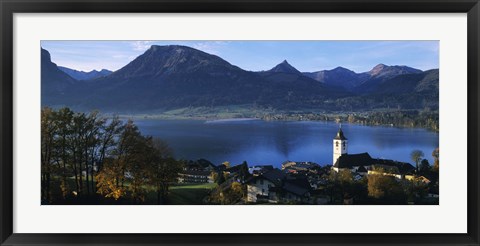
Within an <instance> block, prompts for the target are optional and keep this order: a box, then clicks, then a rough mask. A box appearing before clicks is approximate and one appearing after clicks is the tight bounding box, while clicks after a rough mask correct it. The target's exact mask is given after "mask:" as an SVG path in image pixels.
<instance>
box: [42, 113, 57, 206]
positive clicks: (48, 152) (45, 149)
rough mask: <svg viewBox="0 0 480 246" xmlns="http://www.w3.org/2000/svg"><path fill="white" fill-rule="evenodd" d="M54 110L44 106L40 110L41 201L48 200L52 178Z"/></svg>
mask: <svg viewBox="0 0 480 246" xmlns="http://www.w3.org/2000/svg"><path fill="white" fill-rule="evenodd" d="M57 130H58V127H57V124H56V122H55V119H54V112H53V110H52V109H50V108H44V109H42V112H41V146H42V147H41V182H42V190H41V191H42V192H41V193H42V201H45V202H47V203H48V202H50V198H51V197H50V182H51V178H52V175H53V173H52V161H53V159H54V156H53V155H54V148H55V146H54V141H55V135H56V134H57Z"/></svg>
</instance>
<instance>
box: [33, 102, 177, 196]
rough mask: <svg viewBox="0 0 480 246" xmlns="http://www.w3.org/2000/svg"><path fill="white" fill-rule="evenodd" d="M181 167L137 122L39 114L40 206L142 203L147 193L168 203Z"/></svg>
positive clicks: (48, 112) (61, 112)
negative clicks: (93, 201)
mask: <svg viewBox="0 0 480 246" xmlns="http://www.w3.org/2000/svg"><path fill="white" fill-rule="evenodd" d="M181 167H182V162H180V161H177V160H175V159H174V158H173V152H172V150H171V149H170V148H169V146H168V145H167V144H166V143H165V142H163V141H161V140H160V139H154V138H152V137H150V136H143V135H142V134H141V133H140V131H139V129H138V127H137V126H136V125H135V124H134V122H133V121H131V120H128V121H126V122H123V121H121V120H120V119H119V118H118V117H112V118H105V117H102V116H100V114H99V113H98V112H97V111H93V112H90V113H79V112H73V111H72V110H71V109H69V108H61V109H58V110H55V109H52V108H43V109H42V111H41V182H42V185H41V187H42V188H41V190H42V192H41V196H42V204H52V203H59V202H60V203H61V202H62V201H66V200H70V201H71V200H75V199H77V200H81V199H85V198H89V199H92V198H93V199H99V198H101V199H114V200H119V199H127V200H129V201H130V202H132V203H142V202H143V201H145V196H146V193H147V190H148V189H151V188H153V189H154V191H155V193H156V194H157V197H156V200H157V203H158V204H162V203H164V202H165V199H166V197H167V195H168V188H169V186H170V185H171V184H172V183H173V182H175V181H176V179H177V175H178V172H179V171H180V170H181Z"/></svg>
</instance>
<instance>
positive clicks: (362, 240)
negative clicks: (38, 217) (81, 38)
mask: <svg viewBox="0 0 480 246" xmlns="http://www.w3.org/2000/svg"><path fill="white" fill-rule="evenodd" d="M0 11H1V31H0V35H1V36H0V40H1V41H0V42H1V51H0V52H1V54H0V65H1V66H0V74H1V83H0V91H1V99H0V110H1V111H0V117H1V122H0V139H1V141H0V160H1V162H0V175H1V176H0V205H1V208H0V218H1V225H0V226H1V230H0V244H1V245H72V244H75V245H117V244H122V245H126V244H127V245H214V244H216V245H223V244H226V245H228V244H232V245H362V244H363V245H373V244H377V245H384V244H386V245H388V244H392V245H411V244H414V245H417V244H429V245H444V244H446V245H480V244H479V242H480V240H479V226H478V224H479V218H480V217H479V192H480V191H479V182H478V178H479V177H480V173H479V168H478V165H479V154H480V150H479V146H478V140H479V133H480V132H479V128H480V125H479V103H480V101H479V95H480V90H479V89H480V88H479V82H480V80H479V70H480V64H479V61H478V59H479V45H480V43H479V37H480V36H479V28H480V25H479V24H480V19H479V16H480V4H479V1H478V0H404V1H399V0H297V1H295V0H230V1H226V0H224V1H221V0H141V1H135V0H116V1H114V0H71V1H68V0H0ZM92 12H94V13H205V12H207V13H208V12H209V13H220V12H221V13H244V12H247V13H248V12H255V13H272V12H279V13H288V12H295V13H317V12H318V13H359V12H361V13H468V21H467V23H468V27H467V28H468V47H467V48H468V170H467V171H468V211H467V212H468V221H467V223H468V225H467V226H468V227H467V228H468V232H467V233H466V234H342V233H339V234H215V233H211V234H18V233H13V223H14V222H13V211H14V209H15V208H14V207H13V204H12V201H13V141H14V139H13V129H14V127H15V126H14V125H13V113H14V112H13V110H14V108H13V106H14V105H13V14H14V13H92Z"/></svg>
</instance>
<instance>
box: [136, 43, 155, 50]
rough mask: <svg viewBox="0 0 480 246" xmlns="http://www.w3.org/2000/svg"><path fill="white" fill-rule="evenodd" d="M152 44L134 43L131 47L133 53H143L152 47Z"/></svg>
mask: <svg viewBox="0 0 480 246" xmlns="http://www.w3.org/2000/svg"><path fill="white" fill-rule="evenodd" d="M152 43H153V41H134V42H131V45H132V47H133V50H135V51H145V50H147V49H148V48H150V46H152Z"/></svg>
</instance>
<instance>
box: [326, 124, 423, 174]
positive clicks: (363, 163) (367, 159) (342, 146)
mask: <svg viewBox="0 0 480 246" xmlns="http://www.w3.org/2000/svg"><path fill="white" fill-rule="evenodd" d="M375 168H382V169H383V170H385V171H386V172H389V173H392V174H398V175H406V174H413V173H414V172H415V168H414V167H413V166H412V165H411V164H410V163H406V162H399V161H394V160H386V159H375V158H372V157H371V156H370V155H369V154H368V153H367V152H365V153H359V154H349V153H348V139H347V138H346V137H345V135H344V133H343V131H342V127H341V126H340V128H339V129H338V132H337V135H335V137H334V138H333V167H332V169H333V170H334V171H335V172H339V171H340V170H350V171H351V172H352V173H358V174H360V175H365V174H368V171H372V170H373V169H375Z"/></svg>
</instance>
